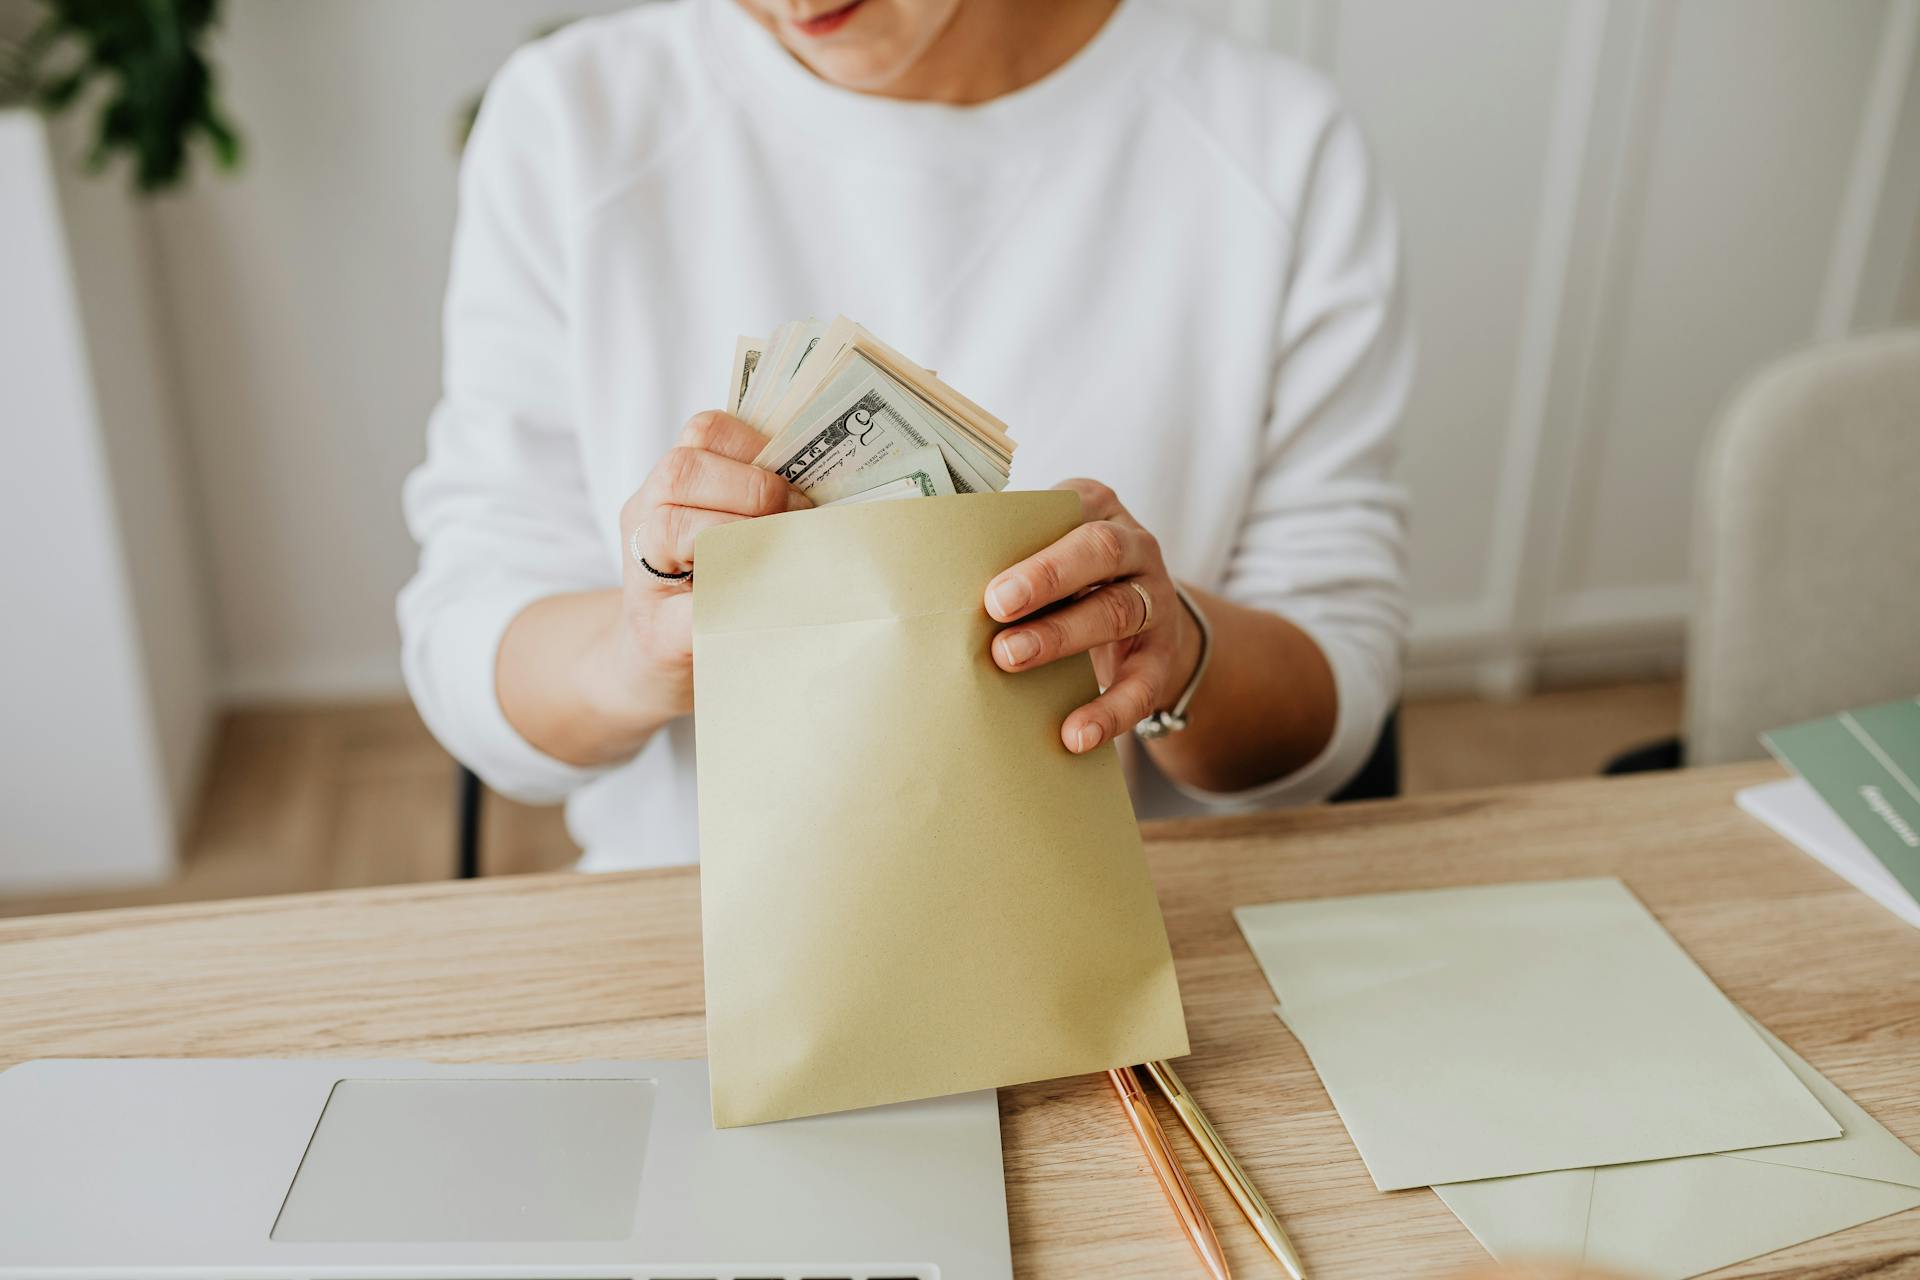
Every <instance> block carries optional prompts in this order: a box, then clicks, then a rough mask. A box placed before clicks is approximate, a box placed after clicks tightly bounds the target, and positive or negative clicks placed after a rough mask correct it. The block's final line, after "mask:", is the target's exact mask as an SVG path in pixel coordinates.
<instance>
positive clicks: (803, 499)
mask: <svg viewBox="0 0 1920 1280" xmlns="http://www.w3.org/2000/svg"><path fill="white" fill-rule="evenodd" d="M812 505H813V499H812V498H809V497H808V496H807V495H806V494H804V493H802V492H800V491H799V490H798V489H790V490H788V491H787V510H789V511H805V510H806V509H807V508H808V507H811V506H812Z"/></svg>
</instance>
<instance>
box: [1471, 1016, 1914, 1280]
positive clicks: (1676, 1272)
mask: <svg viewBox="0 0 1920 1280" xmlns="http://www.w3.org/2000/svg"><path fill="white" fill-rule="evenodd" d="M1753 1025H1754V1026H1755V1028H1756V1029H1758V1030H1759V1032H1760V1034H1761V1035H1763V1036H1765V1037H1766V1040H1767V1043H1768V1044H1769V1045H1771V1046H1772V1048H1773V1049H1774V1051H1775V1052H1776V1053H1778V1054H1779V1055H1780V1058H1781V1060H1782V1061H1784V1062H1785V1063H1786V1064H1787V1066H1788V1067H1790V1068H1792V1070H1793V1073H1794V1074H1795V1075H1796V1076H1798V1077H1799V1078H1800V1080H1801V1081H1802V1082H1803V1083H1804V1084H1805V1085H1806V1086H1807V1088H1808V1089H1810V1090H1812V1091H1813V1094H1814V1096H1815V1097H1816V1098H1818V1099H1819V1100H1820V1103H1821V1105H1822V1106H1824V1107H1825V1108H1826V1109H1827V1110H1828V1111H1829V1112H1831V1113H1832V1114H1833V1117H1834V1118H1835V1119H1836V1120H1838V1121H1839V1122H1840V1126H1841V1128H1842V1129H1844V1130H1845V1136H1843V1137H1839V1138H1833V1139H1830V1140H1828V1141H1825V1142H1802V1143H1796V1144H1793V1145H1790V1146H1778V1147H1758V1148H1753V1149H1750V1150H1746V1151H1735V1152H1729V1153H1726V1154H1723V1155H1707V1156H1687V1157H1683V1158H1681V1159H1677V1160H1656V1161H1653V1162H1651V1163H1648V1164H1627V1165H1612V1166H1608V1167H1604V1168H1599V1169H1568V1170H1563V1171H1561V1172H1558V1173H1537V1174H1529V1175H1527V1176H1524V1177H1518V1178H1496V1179H1492V1180H1490V1181H1486V1182H1457V1183H1452V1184H1450V1185H1444V1186H1437V1187H1435V1188H1434V1190H1435V1191H1436V1192H1438V1193H1439V1195H1440V1198H1441V1199H1442V1200H1444V1201H1445V1202H1446V1205H1447V1207H1448V1208H1449V1209H1451V1210H1453V1212H1454V1214H1455V1215H1456V1216H1458V1217H1459V1219H1460V1221H1461V1222H1462V1223H1463V1224H1465V1226H1466V1228H1467V1230H1469V1231H1471V1232H1473V1234H1474V1238H1475V1239H1477V1240H1479V1241H1480V1243H1481V1244H1483V1245H1485V1246H1486V1248H1487V1252H1489V1253H1491V1254H1493V1256H1494V1257H1496V1258H1499V1259H1500V1260H1502V1261H1508V1260H1511V1259H1516V1258H1541V1259H1545V1258H1560V1259H1566V1260H1568V1261H1572V1262H1583V1263H1585V1264H1587V1265H1589V1266H1593V1267H1597V1268H1603V1269H1606V1270H1609V1271H1619V1272H1621V1273H1622V1274H1625V1275H1633V1276H1640V1277H1645V1280H1683V1277H1686V1276H1694V1275H1699V1274H1700V1273H1701V1272H1703V1271H1712V1270H1715V1269H1716V1268H1719V1267H1724V1266H1729V1265H1731V1264H1733V1263H1735V1262H1739V1261H1741V1260H1742V1259H1745V1258H1755V1257H1759V1256H1760V1255H1761V1254H1763V1253H1772V1252H1773V1251H1774V1250H1775V1249H1784V1248H1786V1247H1787V1246H1788V1245H1792V1244H1798V1243H1800V1242H1801V1241H1802V1240H1812V1239H1815V1238H1817V1237H1819V1236H1824V1235H1830V1234H1831V1233H1833V1232H1835V1231H1841V1230H1844V1229H1845V1228H1847V1227H1852V1226H1857V1225H1859V1224H1860V1223H1862V1222H1871V1221H1872V1220H1873V1219H1875V1218H1882V1217H1885V1216H1886V1215H1888V1214H1890V1213H1899V1212H1901V1211H1902V1210H1905V1209H1912V1208H1915V1207H1920V1155H1915V1154H1914V1153H1913V1152H1912V1151H1910V1150H1908V1149H1907V1148H1906V1146H1905V1145H1903V1144H1902V1143H1901V1141H1900V1140H1899V1139H1898V1138H1896V1137H1894V1136H1893V1135H1892V1134H1891V1133H1889V1132H1887V1130H1886V1129H1885V1128H1884V1127H1882V1126H1881V1125H1880V1123H1879V1122H1878V1121H1876V1120H1874V1118H1873V1117H1872V1116H1869V1115H1868V1114H1867V1113H1866V1112H1865V1111H1862V1110H1861V1109H1860V1108H1859V1107H1858V1106H1857V1105H1856V1104H1855V1103H1854V1101H1853V1099H1851V1098H1849V1097H1847V1095H1846V1094H1844V1093H1842V1092H1841V1091H1840V1090H1838V1089H1836V1088H1834V1086H1833V1085H1832V1083H1831V1082H1829V1081H1828V1080H1827V1078H1826V1077H1825V1076H1823V1075H1821V1074H1820V1073H1819V1072H1818V1071H1815V1070H1814V1069H1813V1068H1812V1067H1810V1066H1808V1065H1807V1064H1806V1062H1804V1061H1803V1060H1802V1059H1801V1058H1800V1057H1799V1055H1797V1054H1795V1053H1794V1052H1793V1050H1791V1049H1789V1048H1787V1046H1786V1045H1784V1044H1782V1043H1781V1042H1780V1041H1779V1040H1777V1039H1775V1038H1774V1036H1773V1035H1772V1034H1771V1033H1769V1032H1768V1031H1767V1030H1766V1028H1764V1027H1761V1026H1760V1025H1759V1024H1758V1023H1754V1024H1753ZM1916 1231H1920V1227H1917V1228H1916Z"/></svg>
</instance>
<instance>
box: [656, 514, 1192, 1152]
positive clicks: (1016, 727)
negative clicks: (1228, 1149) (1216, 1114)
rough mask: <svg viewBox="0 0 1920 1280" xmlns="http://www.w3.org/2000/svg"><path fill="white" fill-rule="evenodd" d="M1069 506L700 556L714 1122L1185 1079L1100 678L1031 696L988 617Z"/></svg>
mask: <svg viewBox="0 0 1920 1280" xmlns="http://www.w3.org/2000/svg"><path fill="white" fill-rule="evenodd" d="M1079 520H1080V506H1079V499H1078V497H1076V496H1075V495H1074V494H1072V493H1067V492H1043V493H1001V494H969V495H963V496H959V497H943V498H918V499H914V500H912V501H908V502H883V503H872V504H867V505H855V506H849V507H836V508H832V509H823V510H815V511H800V512H795V513H792V514H790V515H779V516H770V517H767V518H765V519H760V520H751V521H742V522H738V523H734V524H730V525H726V526H723V527H719V528H715V529H711V530H708V531H706V532H705V533H703V534H702V535H701V536H700V541H699V546H698V548H697V558H698V563H699V571H698V575H697V577H696V579H695V581H696V583H697V584H698V585H696V586H695V588H694V601H693V609H694V705H695V736H696V743H697V747H696V751H697V756H698V773H699V789H700V851H701V852H700V857H701V869H700V897H701V914H702V920H703V926H704V935H703V936H704V946H705V954H706V982H707V1048H708V1056H709V1059H710V1063H711V1071H712V1082H713V1118H714V1123H715V1124H716V1125H720V1126H728V1125H740V1124H754V1123H758V1122H760V1121H765V1120H781V1119H785V1118H787V1117H790V1116H802V1115H812V1114H816V1113H820V1112H827V1111H841V1110H846V1109H848V1108H851V1107H865V1106H872V1105H875V1104H878V1103H885V1102H900V1101H905V1100H907V1099H911V1098H925V1097H931V1096H935V1095H939V1094H948V1093H957V1092H961V1091H963V1090H970V1089H983V1088H992V1087H996V1086H999V1085H1006V1084H1015V1083H1018V1082H1021V1081H1027V1080H1037V1079H1046V1078H1050V1077H1053V1076H1064V1075H1077V1074H1081V1073H1084V1072H1093V1071H1103V1070H1105V1069H1107V1068H1108V1067H1113V1066H1119V1065H1121V1064H1125V1063H1136V1062H1142V1061H1145V1060H1147V1059H1149V1058H1170V1057H1177V1056H1180V1055H1182V1054H1185V1053H1186V1052H1187V1033H1186V1024H1185V1022H1184V1020H1183V1018H1182V1015H1181V1009H1180V993H1179V989H1178V987H1177V986H1176V984H1175V982H1174V973H1173V958H1172V955H1171V953H1170V952H1169V951H1168V948H1167V935H1166V928H1165V926H1164V924H1163V923H1162V921H1161V918H1160V906H1159V902H1158V901H1157V900H1156V899H1155V897H1154V891H1153V886H1152V884H1151V883H1150V882H1149V880H1148V878H1147V868H1146V858H1145V854H1144V852H1143V851H1142V848H1141V844H1140V835H1139V829H1138V827H1137V826H1136V825H1135V822H1134V817H1133V807H1132V804H1131V802H1130V801H1129V799H1128V797H1127V791H1126V784H1125V781H1124V779H1123V778H1122V777H1121V772H1120V761H1119V758H1118V755H1117V754H1116V753H1115V752H1112V751H1104V750H1103V751H1096V752H1093V753H1091V754H1089V755H1086V756H1074V755H1073V754H1071V753H1070V752H1068V751H1067V749H1066V748H1065V747H1064V746H1062V745H1061V742H1060V724H1061V722H1062V721H1063V720H1064V719H1065V718H1066V715H1067V713H1068V712H1069V711H1071V710H1072V709H1073V708H1074V707H1076V706H1078V705H1079V704H1081V703H1083V702H1086V701H1088V700H1089V699H1091V698H1092V697H1093V696H1094V695H1095V693H1096V686H1095V681H1094V675H1093V666H1092V663H1091V661H1090V660H1089V659H1088V658H1086V657H1085V656H1084V655H1083V656H1080V657H1077V658H1073V659H1070V660H1067V661H1063V662H1059V663H1054V664H1052V665H1051V666H1049V667H1047V668H1045V669H1042V670H1038V671H1032V672H1027V673H1023V674H1021V675H1017V676H1015V675H1008V674H1006V673H1005V672H1002V671H1000V670H999V669H998V668H997V667H995V666H994V664H993V662H992V659H991V658H990V657H989V656H988V652H987V646H988V643H989V642H990V640H991V638H992V636H993V634H994V632H995V631H996V629H997V627H996V625H995V624H994V623H993V622H992V620H991V619H989V618H988V617H987V614H986V610H985V609H984V608H983V607H982V604H981V597H982V595H983V593H984V592H985V590H986V585H987V582H988V580H989V579H990V578H992V577H993V575H995V574H996V573H998V572H1000V570H1002V569H1004V568H1006V567H1007V566H1009V565H1011V564H1013V563H1015V562H1016V561H1018V560H1020V559H1022V558H1023V557H1025V556H1027V555H1030V554H1032V553H1033V552H1035V551H1038V550H1039V549H1040V548H1042V547H1044V546H1046V545H1047V544H1049V543H1050V542H1052V541H1053V540H1054V539H1055V538H1057V537H1058V536H1060V535H1061V534H1063V533H1065V532H1067V531H1068V530H1070V529H1072V528H1073V527H1074V526H1075V525H1076V524H1078V523H1079Z"/></svg>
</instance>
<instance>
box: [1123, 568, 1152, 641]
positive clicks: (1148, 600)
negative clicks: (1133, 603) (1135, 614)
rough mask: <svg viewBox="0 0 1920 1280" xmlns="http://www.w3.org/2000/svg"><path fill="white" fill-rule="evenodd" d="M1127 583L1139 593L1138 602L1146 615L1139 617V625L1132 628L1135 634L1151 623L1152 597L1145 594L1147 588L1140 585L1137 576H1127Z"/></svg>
mask: <svg viewBox="0 0 1920 1280" xmlns="http://www.w3.org/2000/svg"><path fill="white" fill-rule="evenodd" d="M1127 585H1128V586H1130V587H1132V588H1133V589H1134V590H1135V591H1138V592H1139V593H1140V603H1141V605H1142V606H1143V607H1144V608H1145V609H1146V616H1145V617H1143V618H1141V619H1140V625H1139V626H1138V627H1135V628H1134V631H1133V634H1134V635H1136V636H1137V635H1139V634H1140V633H1141V632H1142V631H1145V630H1146V629H1147V628H1148V627H1150V626H1152V625H1153V597H1152V596H1150V595H1148V594H1147V589H1146V588H1145V587H1143V586H1141V585H1140V579H1138V578H1128V579H1127Z"/></svg>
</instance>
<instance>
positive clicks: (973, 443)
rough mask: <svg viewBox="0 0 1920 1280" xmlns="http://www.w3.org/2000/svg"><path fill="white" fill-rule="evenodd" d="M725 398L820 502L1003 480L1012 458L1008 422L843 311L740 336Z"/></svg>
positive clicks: (775, 463)
mask: <svg viewBox="0 0 1920 1280" xmlns="http://www.w3.org/2000/svg"><path fill="white" fill-rule="evenodd" d="M727 407H728V411H729V412H731V413H732V414H733V415H734V416H735V417H737V418H740V419H742V420H743V421H745V422H746V423H748V424H749V425H750V426H752V427H753V428H754V429H755V430H757V431H759V432H760V433H761V434H762V435H764V436H766V437H768V439H767V445H766V447H765V448H764V449H762V450H761V451H760V454H759V456H758V457H756V458H755V459H754V460H753V462H754V465H755V466H759V467H765V468H767V469H768V470H770V471H777V472H779V473H780V474H781V475H783V476H785V477H786V478H787V480H788V482H789V483H791V484H792V485H793V486H794V488H796V489H798V490H800V492H802V493H804V494H806V495H807V496H808V497H809V498H812V499H813V501H814V505H815V506H826V505H828V504H830V503H835V502H884V501H891V500H893V499H896V498H919V497H933V496H935V495H937V494H952V493H985V492H989V491H998V490H1000V489H1004V488H1006V485H1007V476H1008V473H1009V472H1010V470H1011V468H1012V466H1013V450H1014V447H1015V446H1014V443H1013V438H1012V437H1011V436H1009V435H1008V434H1007V428H1006V424H1005V423H1003V422H1001V421H1000V420H999V419H998V418H995V417H994V416H993V415H992V414H990V413H988V412H987V411H986V410H984V409H982V408H981V407H980V406H979V405H977V404H975V403H973V401H971V400H969V399H967V398H966V397H965V396H963V395H961V394H960V393H959V392H957V391H955V390H954V389H953V388H951V387H949V386H947V385H946V384H945V383H944V382H942V381H940V379H938V378H936V377H935V376H934V375H933V374H931V373H929V372H928V371H927V370H925V369H922V368H921V367H920V366H919V365H917V364H914V363H913V362H912V361H911V360H908V359H907V358H906V357H905V356H903V355H901V354H900V353H899V352H897V351H895V350H893V349H892V348H891V347H889V346H887V345H886V344H885V343H883V342H881V341H880V340H879V339H877V338H875V337H874V336H873V335H872V334H871V333H868V332H867V331H866V330H865V329H863V328H861V327H860V326H859V325H857V324H855V323H854V322H853V321H851V320H849V319H847V318H846V317H845V316H841V317H839V318H837V319H836V320H834V322H833V323H832V324H822V323H821V322H820V321H818V320H814V319H807V320H792V321H788V322H787V323H786V324H783V325H781V326H780V327H779V328H778V329H775V330H774V331H773V336H772V337H770V338H764V339H762V338H741V339H740V340H739V342H737V343H736V344H735V345H734V352H733V371H732V376H731V377H730V378H729V379H728V380H727Z"/></svg>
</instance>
